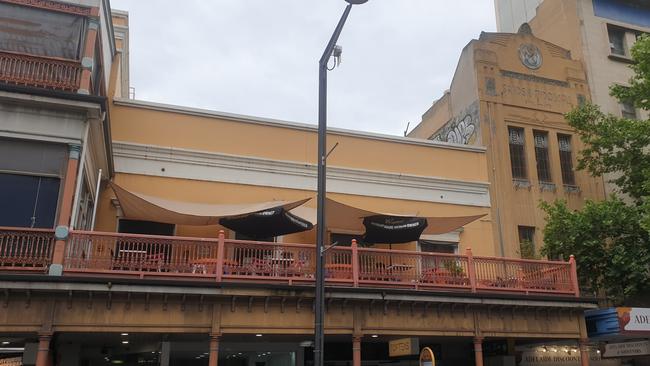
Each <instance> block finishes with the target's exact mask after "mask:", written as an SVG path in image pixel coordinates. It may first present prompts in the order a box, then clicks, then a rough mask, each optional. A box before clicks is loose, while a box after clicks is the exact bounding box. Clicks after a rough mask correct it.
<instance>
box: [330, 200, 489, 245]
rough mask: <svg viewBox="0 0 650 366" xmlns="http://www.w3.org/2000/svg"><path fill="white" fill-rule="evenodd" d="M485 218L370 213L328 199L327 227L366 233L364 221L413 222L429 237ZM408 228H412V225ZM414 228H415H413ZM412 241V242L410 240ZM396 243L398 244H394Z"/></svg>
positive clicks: (414, 213)
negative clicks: (422, 220)
mask: <svg viewBox="0 0 650 366" xmlns="http://www.w3.org/2000/svg"><path fill="white" fill-rule="evenodd" d="M483 216H485V214H482V215H472V216H448V217H445V216H433V215H432V213H429V212H419V213H416V212H413V213H410V212H407V213H400V214H395V213H391V212H375V211H370V210H366V209H363V208H359V207H354V206H352V205H348V204H345V203H341V202H338V201H335V200H333V199H329V198H328V199H327V226H328V227H329V228H331V229H332V230H335V229H338V230H345V231H349V232H366V233H368V231H367V230H366V225H364V220H365V222H366V224H368V223H373V222H375V223H380V224H381V223H382V220H383V223H384V224H387V222H386V220H385V219H388V220H389V222H390V221H394V222H397V221H401V223H402V224H407V223H411V224H412V223H413V222H419V224H418V225H417V227H418V228H421V227H422V226H426V227H425V228H423V229H422V232H421V234H429V235H436V234H446V233H449V232H451V231H454V230H457V229H459V228H461V227H463V226H465V225H467V224H469V223H470V222H473V221H476V220H478V219H480V218H481V217H483ZM418 219H425V220H426V225H422V222H421V220H418ZM373 226H374V227H376V228H377V229H381V228H379V226H380V225H373ZM408 226H411V225H410V224H409V225H408ZM411 228H413V226H411ZM409 241H411V240H409ZM377 242H381V241H377ZM381 243H388V242H387V241H384V242H381ZM394 243H396V242H394Z"/></svg>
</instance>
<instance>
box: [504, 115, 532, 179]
mask: <svg viewBox="0 0 650 366" xmlns="http://www.w3.org/2000/svg"><path fill="white" fill-rule="evenodd" d="M508 135H509V140H510V166H511V168H512V178H513V179H528V177H527V174H526V153H525V147H524V129H523V128H517V127H508Z"/></svg>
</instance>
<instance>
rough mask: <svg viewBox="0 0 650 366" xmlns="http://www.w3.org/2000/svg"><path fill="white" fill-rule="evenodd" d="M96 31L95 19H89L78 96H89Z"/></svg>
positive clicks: (97, 25)
mask: <svg viewBox="0 0 650 366" xmlns="http://www.w3.org/2000/svg"><path fill="white" fill-rule="evenodd" d="M98 31H99V21H98V20H97V19H90V21H89V22H88V31H87V32H86V42H85V43H84V48H83V56H82V57H81V78H80V82H79V90H78V91H77V93H79V94H90V88H91V85H90V84H91V78H92V74H93V65H94V64H95V43H96V41H97V32H98ZM95 82H96V81H95Z"/></svg>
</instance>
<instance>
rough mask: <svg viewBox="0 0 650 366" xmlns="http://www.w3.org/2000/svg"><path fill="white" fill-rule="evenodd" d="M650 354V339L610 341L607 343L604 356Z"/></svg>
mask: <svg viewBox="0 0 650 366" xmlns="http://www.w3.org/2000/svg"><path fill="white" fill-rule="evenodd" d="M642 355H650V341H639V342H625V343H609V344H607V345H605V353H603V357H605V358H608V357H631V356H642Z"/></svg>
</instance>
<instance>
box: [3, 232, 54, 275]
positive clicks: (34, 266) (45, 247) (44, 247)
mask: <svg viewBox="0 0 650 366" xmlns="http://www.w3.org/2000/svg"><path fill="white" fill-rule="evenodd" d="M53 247H54V231H53V230H46V229H28V228H7V227H0V270H7V269H12V270H14V269H19V270H43V271H45V269H46V268H47V266H49V265H50V263H51V260H52V249H53Z"/></svg>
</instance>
